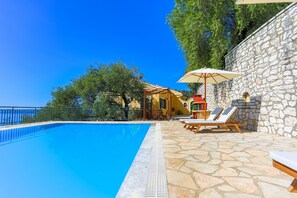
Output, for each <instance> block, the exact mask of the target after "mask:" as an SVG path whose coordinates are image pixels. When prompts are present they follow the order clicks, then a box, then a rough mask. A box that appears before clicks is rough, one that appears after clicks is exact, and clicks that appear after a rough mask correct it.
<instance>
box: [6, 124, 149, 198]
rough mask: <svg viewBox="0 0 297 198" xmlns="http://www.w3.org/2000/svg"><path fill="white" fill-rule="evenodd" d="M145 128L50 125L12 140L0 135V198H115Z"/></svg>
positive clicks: (21, 132)
mask: <svg viewBox="0 0 297 198" xmlns="http://www.w3.org/2000/svg"><path fill="white" fill-rule="evenodd" d="M149 127H150V125H148V124H51V125H44V126H40V127H29V128H23V129H18V130H17V131H16V132H15V133H18V134H19V135H18V136H16V137H14V138H11V137H12V136H13V135H11V134H13V132H11V131H12V130H10V131H9V130H6V131H0V134H1V135H0V137H1V139H0V142H2V144H1V145H0V171H1V174H0V197H9V198H23V197H25V198H26V197H28V198H40V197H42V198H53V197H55V198H60V197H61V198H62V197H63V198H67V197H71V198H92V197H96V198H97V197H102V198H104V197H115V196H116V194H117V191H118V190H119V188H120V186H121V183H122V182H123V180H124V178H125V175H126V173H127V172H128V170H129V168H130V166H131V164H132V162H133V160H134V157H135V155H136V153H137V151H138V149H139V147H140V145H141V143H142V141H143V139H144V137H145V135H146V133H147V131H148V129H149ZM22 130H23V131H22ZM30 131H31V132H32V133H30ZM23 132H24V133H26V134H25V135H22V134H23ZM4 133H6V135H5V136H4V135H3V134H4Z"/></svg>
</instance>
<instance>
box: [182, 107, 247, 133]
mask: <svg viewBox="0 0 297 198" xmlns="http://www.w3.org/2000/svg"><path fill="white" fill-rule="evenodd" d="M236 111H237V107H228V108H227V109H226V110H225V111H224V112H223V113H222V114H221V116H220V117H219V118H218V119H217V120H210V121H209V120H196V121H185V124H187V125H189V126H193V127H197V129H196V131H195V132H196V133H198V132H199V129H200V127H202V126H219V127H224V128H228V129H230V130H231V131H232V127H235V128H236V130H237V131H238V132H240V133H242V130H241V129H240V128H239V127H240V126H246V124H242V123H239V122H237V121H236V120H235V119H234V118H233V116H234V115H235V113H236Z"/></svg>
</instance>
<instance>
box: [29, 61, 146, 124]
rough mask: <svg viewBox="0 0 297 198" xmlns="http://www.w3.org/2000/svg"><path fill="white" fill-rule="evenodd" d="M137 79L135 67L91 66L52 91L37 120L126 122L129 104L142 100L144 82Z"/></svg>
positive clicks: (115, 64) (123, 65)
mask: <svg viewBox="0 0 297 198" xmlns="http://www.w3.org/2000/svg"><path fill="white" fill-rule="evenodd" d="M138 76H139V75H138V74H137V69H136V68H134V67H133V68H128V67H127V66H126V65H125V64H123V63H120V62H118V63H113V64H110V65H97V66H96V67H93V66H91V67H89V68H88V69H87V72H86V74H84V75H83V76H82V77H80V78H78V79H76V80H74V81H72V82H71V83H70V84H69V85H66V86H65V87H58V88H57V89H56V90H55V91H53V92H52V96H53V98H52V100H51V101H50V102H49V103H48V104H47V107H48V108H44V109H43V110H41V111H40V112H39V113H38V114H37V118H36V119H37V120H39V121H43V120H84V119H88V120H90V119H91V120H128V119H129V104H130V103H131V102H132V101H133V100H134V99H136V100H138V101H141V100H140V99H141V97H142V93H143V88H144V83H143V82H142V81H141V79H140V78H139V77H138ZM120 99H122V100H123V102H124V108H123V107H122V104H121V100H120ZM26 119H27V118H26Z"/></svg>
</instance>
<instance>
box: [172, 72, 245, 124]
mask: <svg viewBox="0 0 297 198" xmlns="http://www.w3.org/2000/svg"><path fill="white" fill-rule="evenodd" d="M241 75H242V74H241V73H236V72H230V71H224V70H218V69H211V68H206V67H204V68H201V69H197V70H193V71H190V72H188V73H186V74H185V75H184V76H183V77H182V78H181V79H179V80H178V82H183V83H203V84H204V100H205V102H206V84H218V83H221V82H223V81H226V80H230V79H232V78H236V77H239V76H241ZM204 119H205V120H206V108H204Z"/></svg>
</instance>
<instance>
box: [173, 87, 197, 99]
mask: <svg viewBox="0 0 297 198" xmlns="http://www.w3.org/2000/svg"><path fill="white" fill-rule="evenodd" d="M177 91H178V92H181V93H182V94H183V96H184V97H185V98H186V100H187V99H189V98H191V97H192V96H193V95H194V94H195V91H194V90H193V89H191V90H177Z"/></svg>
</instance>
